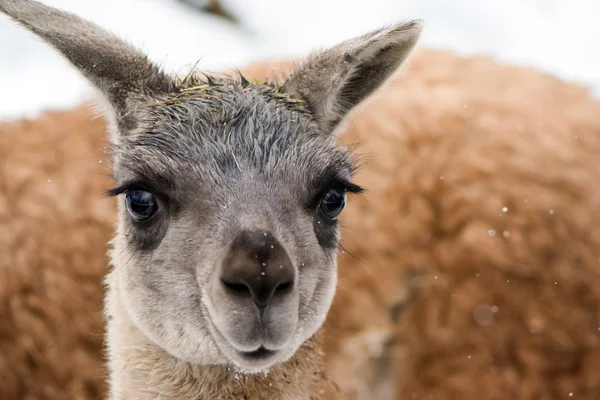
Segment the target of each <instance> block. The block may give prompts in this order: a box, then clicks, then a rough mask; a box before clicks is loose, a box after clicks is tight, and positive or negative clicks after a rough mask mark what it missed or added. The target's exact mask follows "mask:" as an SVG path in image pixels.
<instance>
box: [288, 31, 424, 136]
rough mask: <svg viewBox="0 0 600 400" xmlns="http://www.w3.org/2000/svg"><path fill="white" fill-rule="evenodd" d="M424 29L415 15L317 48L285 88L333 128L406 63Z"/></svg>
mask: <svg viewBox="0 0 600 400" xmlns="http://www.w3.org/2000/svg"><path fill="white" fill-rule="evenodd" d="M421 30H422V22H421V21H411V22H408V23H405V24H400V25H396V26H392V27H390V28H387V29H380V30H377V31H373V32H370V33H367V34H365V35H362V36H359V37H356V38H354V39H350V40H347V41H345V42H342V43H340V44H338V45H337V46H334V47H332V48H330V49H328V50H325V51H322V52H319V53H317V54H314V55H312V56H310V57H309V58H308V59H307V60H306V61H305V62H304V63H303V64H302V65H301V66H300V67H299V68H298V69H296V71H294V72H293V73H292V74H291V75H290V76H289V78H288V79H287V81H286V82H285V84H284V90H285V91H286V92H287V93H288V94H290V95H292V96H295V97H298V98H300V99H302V100H304V101H306V102H307V103H308V106H309V108H310V110H311V112H312V114H313V116H314V118H315V120H316V121H317V124H318V125H319V127H320V128H321V130H323V131H324V132H328V133H329V132H332V131H333V130H334V129H335V127H336V126H337V125H338V124H339V123H340V121H341V120H342V119H343V118H344V117H345V116H346V114H347V113H348V112H349V111H350V110H351V109H353V108H354V107H355V106H356V105H358V104H359V103H361V102H362V101H363V100H364V99H365V98H367V97H368V96H369V95H370V94H371V93H373V92H374V91H375V90H376V89H377V88H378V87H380V86H381V85H382V84H383V82H385V81H386V80H387V78H389V76H390V75H391V74H392V73H393V72H394V71H395V70H396V69H397V68H398V67H399V66H400V64H402V62H403V61H404V60H405V59H406V57H407V56H408V54H409V53H410V52H411V50H412V49H413V47H414V46H415V44H416V43H417V40H418V39H419V36H420V35H421Z"/></svg>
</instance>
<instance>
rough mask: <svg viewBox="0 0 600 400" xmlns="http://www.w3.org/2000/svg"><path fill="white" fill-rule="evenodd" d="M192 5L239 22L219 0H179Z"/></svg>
mask: <svg viewBox="0 0 600 400" xmlns="http://www.w3.org/2000/svg"><path fill="white" fill-rule="evenodd" d="M179 1H180V2H182V3H186V4H188V5H190V6H192V7H195V8H197V9H199V10H202V11H204V12H207V13H211V14H215V15H218V16H219V17H221V18H225V19H227V20H229V21H231V22H233V23H238V21H237V19H236V18H235V17H234V16H233V15H232V14H231V13H230V12H229V11H228V10H227V9H226V8H225V7H223V5H222V4H221V2H220V1H219V0H179Z"/></svg>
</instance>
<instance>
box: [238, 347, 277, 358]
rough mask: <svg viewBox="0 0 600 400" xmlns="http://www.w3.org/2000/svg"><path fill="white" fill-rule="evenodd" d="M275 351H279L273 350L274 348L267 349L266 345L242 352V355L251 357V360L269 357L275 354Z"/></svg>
mask: <svg viewBox="0 0 600 400" xmlns="http://www.w3.org/2000/svg"><path fill="white" fill-rule="evenodd" d="M275 353H277V352H276V351H273V350H267V349H265V348H264V347H261V348H260V349H258V350H255V351H248V352H241V353H240V354H241V355H242V357H244V358H246V359H249V360H266V359H268V358H271V357H272V356H273V355H275Z"/></svg>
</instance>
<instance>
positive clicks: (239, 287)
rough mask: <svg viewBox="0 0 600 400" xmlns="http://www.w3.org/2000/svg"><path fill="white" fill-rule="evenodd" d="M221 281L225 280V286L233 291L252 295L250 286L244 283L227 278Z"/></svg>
mask: <svg viewBox="0 0 600 400" xmlns="http://www.w3.org/2000/svg"><path fill="white" fill-rule="evenodd" d="M221 282H223V286H225V287H226V288H227V289H229V290H230V291H231V292H234V293H236V294H243V295H246V294H247V295H250V288H248V286H246V285H245V284H244V283H233V282H228V281H226V280H225V279H221Z"/></svg>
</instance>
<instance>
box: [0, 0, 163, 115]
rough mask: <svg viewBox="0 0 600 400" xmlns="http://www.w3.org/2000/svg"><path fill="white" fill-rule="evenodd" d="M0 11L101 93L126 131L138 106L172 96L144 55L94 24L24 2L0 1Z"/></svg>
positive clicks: (14, 0) (71, 15) (30, 2)
mask: <svg viewBox="0 0 600 400" xmlns="http://www.w3.org/2000/svg"><path fill="white" fill-rule="evenodd" d="M0 11H1V12H4V13H6V14H7V15H9V16H10V17H11V18H12V19H14V20H15V21H16V22H18V23H20V24H21V25H23V26H24V27H25V28H27V29H29V30H30V31H32V32H33V33H35V34H36V35H37V36H39V37H41V38H42V39H44V40H45V41H46V42H48V43H49V44H51V45H52V46H53V47H54V48H56V49H57V50H58V51H60V52H61V53H62V54H63V55H64V56H65V57H66V58H67V59H68V60H69V61H70V62H71V63H72V64H73V65H74V66H75V67H77V68H78V69H79V70H80V71H81V72H82V73H83V75H85V77H86V78H87V79H88V80H89V81H91V82H92V83H93V84H94V85H95V86H96V87H97V88H98V89H100V91H101V92H102V93H103V94H104V95H105V96H106V98H107V99H108V101H109V103H110V104H111V105H112V108H113V109H114V112H115V115H116V117H117V123H118V124H119V125H120V126H127V114H128V112H129V111H130V109H131V107H132V106H134V105H135V103H136V102H139V101H142V100H143V99H144V98H145V99H147V98H148V97H151V96H156V95H158V94H160V93H165V92H170V91H172V90H174V84H173V81H172V80H171V79H170V78H169V77H168V76H167V75H165V74H164V73H163V72H162V71H161V70H160V69H159V68H158V67H157V66H155V65H154V64H152V63H151V62H150V61H149V60H148V58H147V57H146V55H144V54H142V53H141V52H140V51H138V50H137V49H135V48H134V47H133V46H132V45H130V44H129V43H127V42H125V41H123V40H121V39H119V38H117V37H116V36H114V35H112V34H110V33H108V32H107V31H105V30H104V29H102V28H100V27H99V26H97V25H96V24H94V23H92V22H89V21H87V20H85V19H82V18H80V17H78V16H76V15H74V14H70V13H67V12H63V11H60V10H57V9H54V8H52V7H49V6H46V5H44V4H41V3H38V2H36V1H28V0H0Z"/></svg>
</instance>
